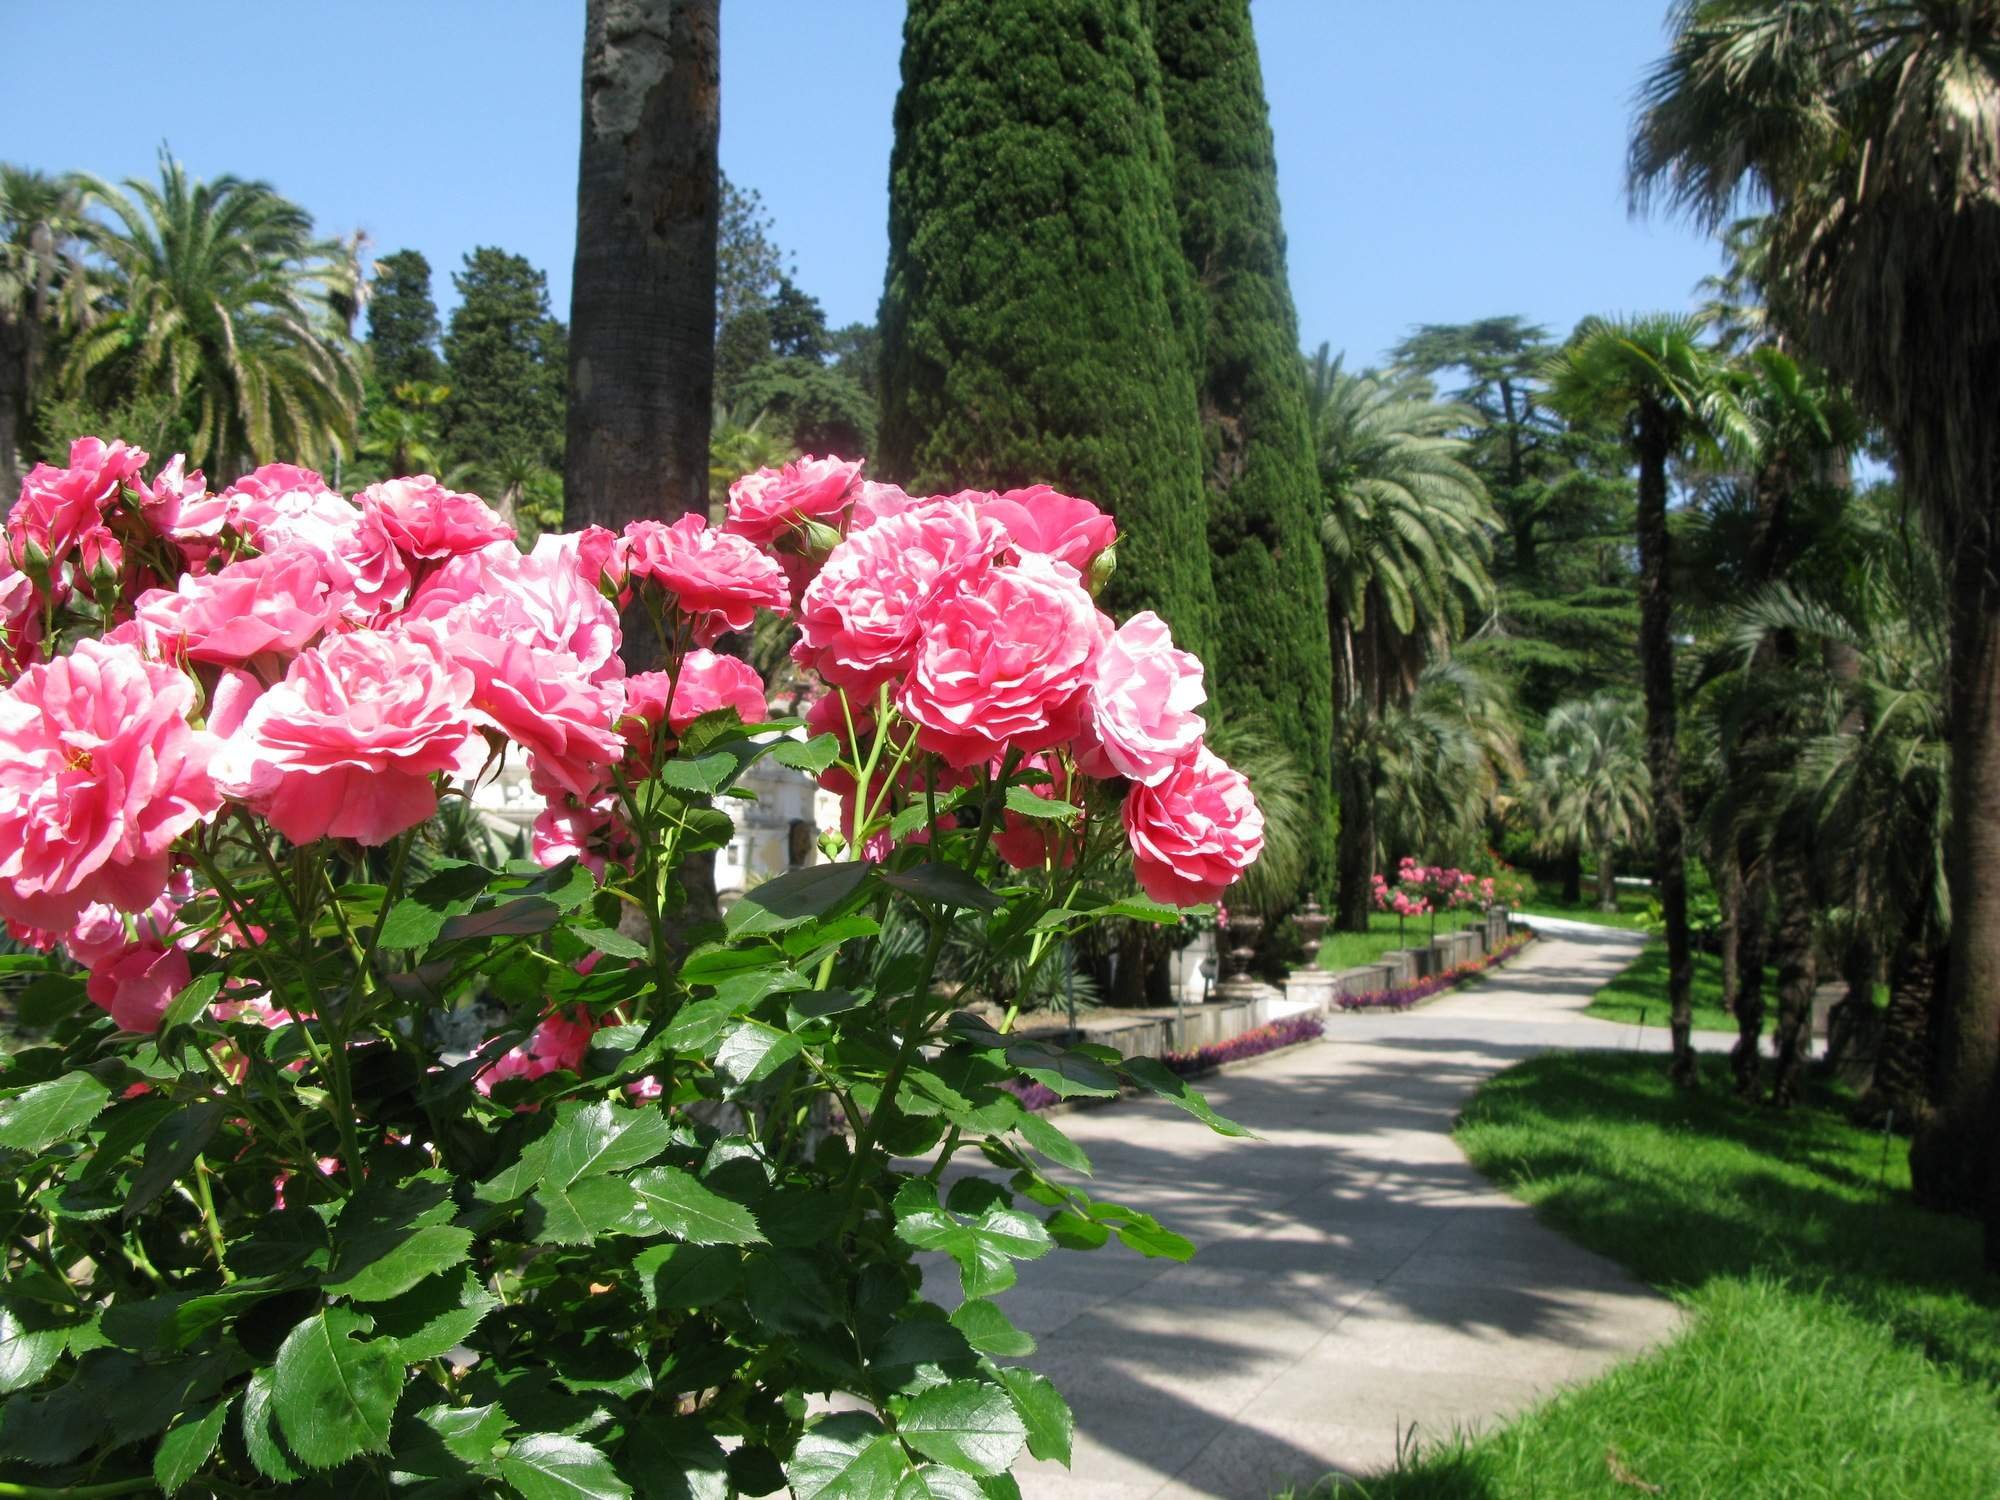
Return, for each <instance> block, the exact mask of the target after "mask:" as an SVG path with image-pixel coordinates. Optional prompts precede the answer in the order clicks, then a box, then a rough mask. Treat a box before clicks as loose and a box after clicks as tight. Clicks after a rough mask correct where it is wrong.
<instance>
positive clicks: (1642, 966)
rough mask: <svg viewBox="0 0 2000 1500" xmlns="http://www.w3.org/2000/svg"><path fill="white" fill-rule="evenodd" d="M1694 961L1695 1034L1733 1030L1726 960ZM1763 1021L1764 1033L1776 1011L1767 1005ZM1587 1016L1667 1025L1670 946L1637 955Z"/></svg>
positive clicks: (1700, 957)
mask: <svg viewBox="0 0 2000 1500" xmlns="http://www.w3.org/2000/svg"><path fill="white" fill-rule="evenodd" d="M1691 956H1692V957H1693V959H1694V982H1693V983H1692V984H1691V985H1690V986H1689V988H1688V993H1689V998H1690V999H1692V1000H1693V1001H1694V1029H1695V1030H1696V1031H1734V1030H1735V1029H1736V1017H1735V1016H1733V1015H1731V1014H1730V1013H1729V1012H1728V1011H1727V1010H1725V1009H1723V1005H1722V960H1721V959H1719V958H1717V957H1716V956H1715V955H1714V954H1713V953H1702V952H1696V953H1694V954H1693V955H1691ZM1765 1008H1766V1011H1767V1014H1766V1016H1765V1018H1764V1023H1765V1029H1766V1030H1768V1029H1769V1028H1770V1025H1771V1022H1772V1019H1773V1018H1772V1015H1771V1014H1768V1012H1772V1011H1775V1009H1776V1007H1775V1006H1773V1005H1767V1006H1766V1007H1765ZM1585 1014H1586V1015H1592V1016H1596V1017H1598V1018H1599V1019H1600V1020H1605V1021H1624V1022H1626V1023H1627V1024H1629V1025H1635V1026H1636V1025H1639V1024H1640V1023H1641V1017H1642V1016H1643V1018H1644V1024H1645V1025H1648V1026H1664V1025H1666V1024H1667V1019H1668V1011H1667V945H1666V944H1665V943H1648V944H1647V945H1646V946H1645V947H1644V948H1642V949H1641V950H1640V952H1639V956H1638V958H1636V959H1634V960H1633V961H1632V964H1631V966H1630V967H1629V968H1627V969H1626V970H1625V971H1624V972H1623V973H1621V974H1620V975H1619V976H1618V977H1617V978H1616V979H1614V980H1612V981H1611V983H1609V984H1607V985H1606V986H1604V988H1603V989H1601V990H1599V991H1598V992H1597V993H1596V994H1595V995H1593V996H1591V999H1590V1006H1589V1008H1588V1009H1587V1010H1586V1011H1585Z"/></svg>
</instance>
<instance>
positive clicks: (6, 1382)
mask: <svg viewBox="0 0 2000 1500" xmlns="http://www.w3.org/2000/svg"><path fill="white" fill-rule="evenodd" d="M68 1341H69V1330H68V1329H67V1328H29V1327H27V1326H26V1325H25V1324H23V1323H22V1321H21V1318H20V1314H18V1313H16V1312H15V1311H14V1309H13V1308H11V1307H6V1306H0V1392H6V1391H18V1390H20V1389H21V1387H23V1386H28V1385H33V1384H34V1383H35V1382H36V1381H38V1380H40V1379H41V1378H42V1377H43V1376H44V1375H46V1374H48V1373H49V1371H51V1370H53V1369H54V1368H55V1367H56V1361H57V1360H58V1359H60V1358H62V1352H63V1345H64V1344H66V1343H67V1342H68Z"/></svg>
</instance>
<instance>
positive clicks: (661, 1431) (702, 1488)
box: [618, 1416, 729, 1500]
mask: <svg viewBox="0 0 2000 1500" xmlns="http://www.w3.org/2000/svg"><path fill="white" fill-rule="evenodd" d="M618 1463H619V1467H620V1468H621V1469H622V1470H623V1471H624V1472H625V1473H627V1474H629V1475H631V1476H632V1478H633V1479H634V1480H635V1481H636V1482H637V1484H638V1487H639V1492H640V1493H641V1494H643V1495H644V1496H645V1497H646V1500H728V1495H729V1457H728V1455H727V1454H725V1453H724V1452H723V1451H722V1445H721V1444H720V1443H718V1442H717V1441H716V1440H715V1438H714V1437H713V1436H711V1435H710V1434H709V1433H708V1431H707V1430H706V1429H704V1428H703V1427H702V1425H701V1424H700V1423H699V1422H697V1421H694V1420H691V1419H688V1418H681V1417H672V1418H667V1419H665V1420H662V1419H661V1418H659V1417H657V1416H654V1417H649V1418H648V1420H647V1421H645V1422H644V1423H641V1424H639V1425H637V1426H635V1427H633V1428H632V1429H630V1430H629V1431H628V1432H627V1433H626V1435H625V1446H624V1447H623V1448H621V1449H620V1450H619V1452H618Z"/></svg>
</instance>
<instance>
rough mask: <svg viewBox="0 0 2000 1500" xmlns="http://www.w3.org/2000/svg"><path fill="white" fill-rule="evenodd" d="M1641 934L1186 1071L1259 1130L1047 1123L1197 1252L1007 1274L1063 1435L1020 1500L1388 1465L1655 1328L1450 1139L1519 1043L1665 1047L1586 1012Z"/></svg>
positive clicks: (1142, 1116) (1660, 1316)
mask: <svg viewBox="0 0 2000 1500" xmlns="http://www.w3.org/2000/svg"><path fill="white" fill-rule="evenodd" d="M1643 941H1644V939H1643V938H1642V937H1640V936H1638V935H1635V934H1632V933H1626V932H1619V931H1615V930H1613V929H1609V928H1591V927H1586V926H1583V925H1582V924H1576V923H1559V924H1551V926H1550V930H1549V931H1548V932H1547V934H1546V935H1545V936H1544V937H1543V939H1542V940H1541V941H1539V942H1537V943H1535V944H1533V945H1532V946H1531V947H1530V948H1529V949H1528V950H1527V951H1526V952H1525V953H1524V954H1523V955H1522V957H1521V958H1520V959H1518V960H1516V961H1515V962H1514V963H1513V964H1511V965H1510V966H1508V967H1507V968H1506V969H1504V970H1502V971H1498V972H1496V973H1495V974H1494V975H1493V976H1492V977H1491V978H1489V979H1488V980H1487V981H1486V982H1485V983H1483V984H1480V985H1477V986H1474V987H1472V988H1470V989H1466V990H1462V991H1459V992H1457V993H1456V994H1454V995H1451V996H1449V997H1447V998H1445V999H1442V1000H1439V1001H1437V1002H1435V1003H1433V1004H1431V1005H1428V1006H1425V1007H1423V1008H1421V1009H1418V1010H1414V1011H1410V1012H1406V1013H1404V1014H1401V1015H1379V1016H1358V1015H1357V1016H1348V1015H1336V1016H1334V1017H1331V1018H1329V1020H1328V1023H1327V1037H1326V1040H1325V1041H1324V1042H1321V1043H1318V1044H1313V1045H1308V1046H1304V1047H1297V1048H1293V1049H1291V1050H1289V1051H1287V1052H1284V1053H1280V1054H1278V1055H1276V1056H1273V1057H1271V1058H1269V1059H1267V1060H1262V1061H1258V1062H1253V1063H1249V1064H1246V1065H1243V1066H1241V1067H1239V1068H1237V1069H1234V1070H1231V1071H1229V1072H1227V1073H1225V1074H1222V1075H1219V1076H1216V1077H1213V1078H1210V1079H1208V1080H1207V1081H1205V1083H1204V1084H1203V1088H1204V1090H1205V1092H1206V1093H1207V1094H1208V1097H1209V1099H1210V1100H1211V1101H1212V1102H1213V1103H1214V1105H1215V1107H1216V1108H1217V1109H1218V1110H1220V1111H1221V1112H1222V1113H1224V1114H1226V1115H1228V1116H1230V1117H1231V1118H1233V1119H1236V1120H1239V1121H1241V1122H1242V1123H1243V1124H1245V1125H1247V1126H1249V1127H1250V1128H1251V1129H1252V1130H1255V1131H1256V1132H1257V1133H1258V1135H1259V1136H1260V1137H1261V1139H1259V1140H1255V1141H1241V1140H1226V1139H1223V1138H1222V1137H1219V1136H1216V1135H1213V1134H1211V1133H1210V1132H1208V1131H1207V1130H1206V1129H1205V1128H1203V1127H1202V1126H1200V1125H1198V1124H1196V1123H1195V1122H1194V1121H1192V1120H1191V1119H1189V1118H1188V1117H1187V1116H1185V1115H1183V1114H1181V1113H1180V1112H1179V1111H1177V1110H1175V1109H1173V1108H1172V1107H1171V1106H1167V1105H1164V1104H1162V1103H1160V1102H1159V1101H1157V1100H1150V1099H1148V1100H1144V1101H1138V1100H1134V1101H1131V1102H1127V1103H1125V1104H1121V1105H1119V1106H1118V1107H1116V1108H1112V1109H1102V1110H1090V1111H1077V1112H1073V1113H1069V1114H1066V1115H1064V1116H1063V1117H1062V1121H1061V1123H1062V1126H1063V1128H1064V1130H1066V1131H1067V1132H1068V1133H1069V1134H1070V1135H1072V1136H1073V1137H1074V1138H1075V1139H1076V1140H1077V1142H1078V1143H1079V1144H1080V1145H1082V1146H1083V1148H1084V1149H1085V1150H1086V1151H1087V1152H1089V1154H1090V1156H1091V1159H1092V1163H1093V1165H1094V1167H1095V1169H1096V1171H1095V1176H1094V1178H1093V1179H1092V1180H1091V1181H1090V1182H1089V1184H1088V1190H1089V1191H1090V1193H1091V1194H1092V1196H1093V1197H1102V1198H1104V1199H1107V1200H1110V1201H1113V1202H1119V1203H1124V1204H1127V1205H1129V1206H1131V1207H1134V1208H1139V1209H1143V1210H1145V1211H1146V1212H1148V1213H1152V1214H1155V1215H1157V1216H1158V1217H1159V1218H1160V1219H1161V1221H1162V1222H1163V1223H1165V1224H1166V1225H1167V1226H1168V1227H1169V1228H1171V1229H1175V1230H1178V1231H1179V1232H1180V1233H1182V1234H1185V1235H1187V1236H1188V1237H1189V1238H1191V1239H1193V1240H1194V1241H1195V1243H1196V1244H1197V1245H1198V1246H1199V1247H1200V1253H1199V1254H1197V1255H1196V1256H1195V1258H1194V1260H1193V1261H1192V1262H1190V1263H1188V1264H1186V1265H1176V1264H1174V1263H1172V1262H1169V1261H1161V1260H1143V1259H1141V1258H1140V1257H1139V1256H1137V1255H1135V1254H1132V1253H1130V1252H1128V1251H1126V1250H1124V1249H1123V1248H1122V1247H1119V1246H1117V1245H1116V1244H1115V1243H1114V1244H1113V1245H1112V1246H1110V1247H1107V1248H1106V1249H1103V1250H1100V1251H1097V1252H1095V1253H1092V1254H1076V1253H1073V1252H1067V1251H1058V1252H1056V1253H1054V1254H1052V1255H1050V1256H1048V1257H1047V1258H1045V1259H1044V1260H1041V1261H1039V1262H1034V1263H1031V1264H1027V1265H1024V1266H1023V1267H1022V1268H1021V1269H1022V1276H1021V1282H1020V1285H1019V1287H1017V1288H1016V1289H1015V1290H1013V1291H1011V1292H1009V1293H1007V1294H1006V1295H1005V1296H1004V1297H1003V1298H1002V1299H1001V1301H1002V1306H1003V1307H1005V1308H1006V1309H1007V1311H1008V1313H1009V1314H1010V1315H1011V1316H1012V1318H1013V1319H1014V1321H1015V1322H1016V1323H1017V1324H1019V1325H1020V1326H1021V1327H1023V1328H1025V1329H1027V1330H1028V1331H1029V1332H1031V1333H1033V1334H1034V1335H1035V1336H1036V1338H1037V1339H1039V1340H1040V1344H1041V1347H1040V1350H1039V1351H1038V1353H1037V1354H1036V1356H1035V1357H1034V1358H1033V1359H1032V1360H1030V1361H1028V1363H1029V1364H1030V1365H1031V1367H1032V1368H1035V1369H1037V1370H1040V1371H1042V1372H1043V1373H1045V1374H1047V1375H1048V1376H1049V1377H1050V1378H1051V1379H1052V1380H1053V1381H1055V1383H1056V1385H1057V1387H1058V1388H1059V1389H1061V1390H1062V1391H1063V1392H1064V1394H1065V1395H1067V1397H1068V1398H1069V1400H1070V1403H1071V1405H1072V1407H1073V1408H1074V1410H1075V1412H1076V1425H1077V1435H1076V1451H1075V1455H1074V1464H1073V1466H1072V1467H1071V1468H1070V1469H1067V1470H1065V1469H1063V1468H1062V1467H1061V1466H1060V1465H1057V1464H1054V1463H1033V1462H1031V1463H1026V1464H1024V1465H1023V1467H1022V1468H1020V1469H1018V1470H1017V1471H1016V1473H1017V1477H1018V1478H1019V1479H1020V1481H1021V1488H1022V1491H1023V1494H1024V1495H1025V1496H1026V1497H1027V1500H1045V1497H1046V1500H1080V1497H1104V1500H1142V1497H1162V1500H1164V1497H1170V1496H1171V1497H1184V1496H1196V1495H1201V1496H1223V1497H1231V1500H1234V1497H1239V1496H1240V1497H1244V1500H1268V1497H1270V1496H1271V1495H1273V1494H1275V1493H1276V1492H1277V1491H1278V1490H1280V1489H1282V1488H1283V1487H1285V1486H1287V1485H1291V1484H1296V1485H1297V1486H1298V1487H1299V1488H1300V1489H1301V1490H1302V1491H1303V1489H1304V1488H1305V1487H1307V1486H1309V1485H1310V1484H1312V1483H1313V1482H1314V1481H1315V1480H1317V1479H1320V1478H1322V1477H1324V1476H1325V1475H1327V1474H1329V1473H1332V1472H1342V1473H1348V1474H1360V1473H1366V1472H1370V1471H1377V1470H1381V1469H1383V1468H1386V1467H1389V1466H1390V1465H1392V1464H1393V1463H1394V1461H1395V1458H1396V1453H1397V1446H1398V1443H1399V1441H1405V1440H1407V1438H1408V1437H1409V1436H1411V1435H1414V1436H1415V1437H1417V1438H1419V1439H1435V1438H1439V1437H1443V1436H1445V1435H1448V1434H1449V1433H1450V1432H1452V1431H1453V1430H1455V1429H1462V1428H1463V1429H1469V1428H1471V1427H1474V1426H1477V1425H1480V1424H1483V1423H1486V1422H1489V1421H1491V1420H1492V1419H1494V1418H1498V1417H1504V1416H1506V1415H1508V1414H1511V1413H1514V1412H1517V1411H1519V1410H1521V1409H1522V1408H1524V1407H1526V1406H1528V1405H1530V1404H1532V1403H1533V1402H1534V1401H1536V1400H1537V1399H1538V1398H1540V1397H1542V1396H1545V1395H1547V1394H1548V1393H1550V1392H1551V1391H1553V1390H1554V1389H1556V1388H1557V1387H1559V1386H1562V1385H1566V1384H1569V1383H1572V1382H1575V1381H1581V1380H1586V1379H1589V1378H1591V1377H1592V1376H1594V1375H1596V1374H1597V1373H1598V1372H1600V1371H1601V1370H1603V1369H1604V1368H1605V1367H1606V1366H1608V1365H1610V1364H1612V1363H1614V1362H1616V1361H1618V1360H1621V1359H1625V1358H1627V1357H1629V1356H1631V1355H1633V1354H1636V1353H1638V1352H1639V1351H1641V1350H1643V1349H1645V1348H1647V1347H1648V1346H1650V1345H1653V1344H1656V1343H1658V1342H1660V1341H1661V1340H1663V1339H1665V1338H1667V1337H1668V1336H1669V1335H1671V1334H1672V1333H1673V1332H1674V1331H1675V1329H1676V1328H1677V1326H1678V1314H1677V1312H1676V1309H1675V1307H1674V1305H1673V1304H1672V1303H1670V1302H1668V1301H1667V1300H1666V1299H1664V1298H1662V1297H1660V1296H1658V1295H1657V1294H1655V1293H1653V1292H1651V1291H1649V1290H1647V1289H1646V1288H1644V1287H1642V1286H1640V1285H1639V1284H1638V1283H1636V1282H1635V1281H1633V1280H1632V1279H1631V1278H1630V1277H1629V1276H1627V1275H1626V1274H1625V1273H1624V1272H1623V1271H1622V1270H1620V1269H1619V1268H1618V1267H1617V1266H1615V1265H1613V1264H1612V1263H1611V1262H1610V1261H1607V1260H1604V1259H1602V1258H1601V1257H1599V1256H1596V1255H1593V1254H1591V1253H1589V1252H1588V1251H1585V1250H1582V1249H1580V1248H1578V1247H1577V1246H1575V1245H1573V1244H1571V1243H1569V1242H1568V1241H1567V1240H1565V1239H1563V1238H1562V1236H1560V1235H1558V1234H1557V1233H1556V1232H1555V1231H1553V1230H1551V1229H1546V1228H1544V1227H1543V1226H1542V1225H1541V1224H1539V1223H1537V1222H1536V1220H1535V1218H1534V1216H1533V1215H1532V1214H1531V1213H1530V1212H1529V1210H1528V1209H1526V1208H1525V1207H1523V1206H1522V1205H1521V1204H1519V1203H1517V1202H1515V1201H1514V1200H1513V1199H1511V1198H1509V1197H1507V1196H1506V1195H1505V1194H1504V1193H1501V1192H1499V1191H1497V1190H1496V1189H1494V1188H1493V1187H1492V1186H1491V1185H1490V1184H1488V1183H1487V1182H1486V1180H1485V1179H1484V1178H1482V1177H1481V1176H1480V1175H1479V1174H1478V1173H1477V1172H1475V1171H1474V1170H1473V1169H1472V1167H1471V1165H1470V1164H1469V1163H1468V1162H1467V1161H1466V1159H1465V1157H1464V1155H1463V1154H1462V1153H1461V1152H1460V1151H1459V1149H1458V1147H1457V1146H1456V1145H1455V1144H1454V1143H1453V1141H1452V1138H1451V1128H1452V1123H1453V1121H1454V1119H1455V1117H1456V1116H1457V1114H1458V1112H1459V1109H1460V1108H1461V1106H1462V1105H1463V1104H1464V1103H1465V1101H1466V1099H1467V1097H1468V1096H1469V1095H1470V1094H1471V1092H1472V1090H1473V1089H1474V1088H1475V1087H1476V1086H1477V1085H1478V1084H1479V1083H1480V1082H1481V1081H1482V1080H1484V1079H1486V1078H1488V1077H1490V1076H1491V1075H1492V1074H1494V1073H1497V1072H1499V1071H1500V1070H1501V1069H1503V1068H1505V1067H1508V1066H1509V1065H1511V1064H1513V1063H1515V1062H1518V1061H1520V1060H1521V1059H1523V1058H1526V1057H1531V1056H1533V1055H1534V1054H1535V1053H1537V1052H1540V1051H1543V1050H1545V1049H1549V1048H1567V1047H1613V1048H1634V1047H1637V1048H1645V1049H1648V1050H1663V1049H1664V1047H1665V1045H1666V1033H1665V1031H1664V1030H1663V1029H1660V1028H1652V1029H1649V1030H1646V1031H1641V1030H1640V1029H1639V1028H1636V1027H1632V1026H1624V1025H1620V1024H1617V1023H1614V1022H1607V1021H1599V1020H1595V1019H1592V1018H1590V1017H1587V1016H1584V1015H1583V1014H1582V1010H1583V1008H1584V1006H1586V1005H1587V1004H1588V1003H1589V1001H1590V997H1591V995H1592V993H1593V992H1594V991H1595V990H1596V989H1597V988H1598V987H1599V986H1600V985H1602V984H1603V983H1604V982H1605V981H1606V980H1608V979H1609V978H1611V976H1612V975H1613V974H1615V973H1617V971H1618V970H1619V969H1621V968H1623V967H1624V966H1625V965H1626V964H1628V963H1629V962H1631V960H1632V959H1633V957H1634V956H1635V955H1636V954H1637V953H1638V950H1639V948H1640V946H1641V945H1642V943H1643ZM1727 1041H1728V1039H1727V1038H1726V1037H1719V1038H1711V1039H1708V1044H1709V1045H1716V1044H1721V1045H1725V1046H1726V1045H1727ZM955 1281H956V1278H955V1276H952V1275H950V1274H949V1273H948V1272H944V1273H941V1274H940V1275H939V1276H938V1279H937V1280H936V1281H935V1282H934V1283H933V1286H934V1292H935V1293H936V1294H940V1295H941V1294H944V1293H945V1292H946V1285H945V1283H947V1282H949V1283H953V1285H952V1286H951V1288H950V1290H951V1291H952V1292H953V1293H955V1291H956V1286H955Z"/></svg>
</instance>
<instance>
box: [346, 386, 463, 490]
mask: <svg viewBox="0 0 2000 1500" xmlns="http://www.w3.org/2000/svg"><path fill="white" fill-rule="evenodd" d="M450 395H451V387H450V386H448V385H435V384H433V383H431V382H430V381H426V380H406V381H404V382H403V383H402V384H401V385H399V386H397V387H396V389H395V391H394V392H393V393H392V394H391V395H390V397H389V399H387V400H384V401H377V402H374V403H371V405H370V406H369V408H368V410H367V411H366V412H365V413H364V414H363V416H362V421H361V442H360V447H359V452H360V455H361V457H362V458H364V459H367V460H370V461H372V462H373V463H374V464H375V465H377V466H379V471H380V475H381V477H383V478H385V479H386V478H390V477H394V476H400V475H404V474H437V475H442V474H443V473H444V471H445V468H446V464H445V460H444V457H443V448H442V446H441V445H442V443H443V441H444V438H443V430H442V429H443V424H442V422H441V421H440V419H439V415H438V409H439V408H440V407H442V406H443V405H444V403H445V401H446V399H447V398H448V397H449V396H450Z"/></svg>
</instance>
